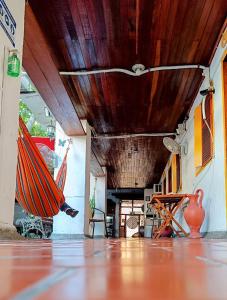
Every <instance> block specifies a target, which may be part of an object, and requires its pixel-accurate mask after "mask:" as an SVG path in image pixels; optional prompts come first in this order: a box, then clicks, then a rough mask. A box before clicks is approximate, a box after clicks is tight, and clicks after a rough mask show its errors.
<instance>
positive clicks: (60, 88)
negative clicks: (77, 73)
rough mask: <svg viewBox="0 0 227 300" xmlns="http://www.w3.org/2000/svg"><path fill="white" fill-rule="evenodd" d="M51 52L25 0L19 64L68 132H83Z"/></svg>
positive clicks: (70, 133) (69, 133)
mask: <svg viewBox="0 0 227 300" xmlns="http://www.w3.org/2000/svg"><path fill="white" fill-rule="evenodd" d="M53 57H54V54H53V52H52V50H51V48H50V47H49V45H48V42H47V40H46V38H45V36H44V33H43V32H42V30H41V28H40V26H39V24H38V22H37V20H36V17H35V15H34V13H33V11H32V9H31V7H30V5H29V4H27V5H26V12H25V32H24V50H23V67H24V68H25V70H26V72H27V73H28V75H29V76H30V78H31V80H32V81H33V83H34V85H35V87H36V88H37V90H38V91H39V93H40V95H41V96H42V98H43V100H44V101H45V102H46V104H47V106H48V107H49V109H50V110H51V112H52V113H53V115H54V117H55V118H56V120H57V121H58V122H59V123H60V125H61V127H62V128H63V130H64V132H65V133H66V134H67V135H69V136H73V135H84V134H85V132H84V130H83V127H82V125H81V122H80V120H79V118H78V116H77V113H76V111H75V108H74V106H73V104H72V102H71V99H70V97H69V95H68V93H67V91H66V88H65V86H64V84H63V82H62V79H61V78H60V75H59V70H58V68H57V67H56V65H55V62H54V60H53Z"/></svg>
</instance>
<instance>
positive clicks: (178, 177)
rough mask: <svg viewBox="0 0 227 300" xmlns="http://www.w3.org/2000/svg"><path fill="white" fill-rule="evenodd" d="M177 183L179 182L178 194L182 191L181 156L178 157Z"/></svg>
mask: <svg viewBox="0 0 227 300" xmlns="http://www.w3.org/2000/svg"><path fill="white" fill-rule="evenodd" d="M176 173H177V175H176V177H177V178H176V181H177V192H178V191H179V190H180V189H181V159H180V155H179V154H178V155H176Z"/></svg>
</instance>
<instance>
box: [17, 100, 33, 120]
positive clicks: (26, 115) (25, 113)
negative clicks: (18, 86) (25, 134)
mask: <svg viewBox="0 0 227 300" xmlns="http://www.w3.org/2000/svg"><path fill="white" fill-rule="evenodd" d="M19 115H20V116H21V118H22V120H23V121H24V123H25V124H27V122H28V120H29V119H30V118H31V116H32V112H31V110H30V109H29V108H28V106H27V105H26V104H25V103H24V102H22V101H20V102H19Z"/></svg>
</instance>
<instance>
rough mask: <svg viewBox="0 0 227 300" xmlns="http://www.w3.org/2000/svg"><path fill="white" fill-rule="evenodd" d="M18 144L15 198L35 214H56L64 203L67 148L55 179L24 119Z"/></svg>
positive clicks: (20, 123)
mask: <svg viewBox="0 0 227 300" xmlns="http://www.w3.org/2000/svg"><path fill="white" fill-rule="evenodd" d="M17 143H18V163H17V175H16V200H17V201H18V202H19V203H20V205H21V206H22V207H23V208H24V209H25V210H26V211H27V212H29V213H31V214H32V215H35V216H40V217H52V216H54V215H56V214H57V213H58V212H59V208H60V207H61V205H62V204H63V203H64V202H65V198H64V195H63V189H64V185H65V179H66V170H67V163H66V159H67V153H68V149H67V151H66V155H65V158H64V160H63V163H62V166H61V168H60V170H59V172H58V175H57V179H56V182H55V181H54V179H53V177H52V175H51V174H50V172H49V170H48V167H47V165H46V163H45V161H44V159H43V157H42V155H41V153H40V152H39V150H38V148H37V146H36V144H35V143H34V141H33V140H32V138H31V136H30V134H29V132H28V130H27V127H26V125H25V124H24V122H23V121H22V119H21V118H20V119H19V137H18V142H17Z"/></svg>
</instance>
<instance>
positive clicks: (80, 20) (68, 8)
mask: <svg viewBox="0 0 227 300" xmlns="http://www.w3.org/2000/svg"><path fill="white" fill-rule="evenodd" d="M226 12H227V1H226V0H218V1H217V0H183V1H182V0H152V1H151V0H95V1H94V0H57V1H56V0H29V5H27V8H26V19H25V41H26V43H25V48H24V57H26V56H28V52H29V51H30V52H31V53H33V56H34V57H35V58H36V60H37V57H38V56H40V55H41V56H42V57H43V56H45V51H46V52H48V55H49V57H51V61H52V62H51V63H53V66H55V68H56V70H59V71H60V70H68V71H71V70H78V69H85V68H86V69H92V68H107V67H121V68H127V69H131V67H132V65H134V64H135V63H142V64H144V65H145V66H146V67H150V66H160V65H182V64H202V65H206V66H208V65H209V63H210V58H211V57H212V53H213V50H214V47H215V45H216V42H217V39H218V36H219V33H220V30H221V28H222V26H223V24H224V22H225V16H226ZM34 18H36V20H35V21H32V19H34ZM34 24H35V25H34ZM37 26H39V27H40V29H41V31H39V30H38V29H37ZM29 32H30V34H28V33H29ZM37 32H38V36H39V35H40V34H41V33H42V35H43V36H44V39H45V47H46V49H44V50H45V51H44V50H43V51H44V52H40V53H39V51H38V50H37V45H36V44H37V43H39V39H37V41H36V36H37V35H36V34H37ZM32 34H33V36H32ZM27 48H29V50H28V49H27ZM35 48H36V49H35ZM39 49H40V48H39ZM34 57H33V58H34ZM27 61H28V60H27ZM39 65H42V66H41V67H40V68H41V69H42V72H43V73H45V72H46V73H47V74H45V76H44V77H45V78H46V77H47V76H49V78H48V82H49V83H50V82H51V76H53V75H54V70H53V68H52V69H51V74H52V75H51V76H50V75H48V74H49V72H48V71H47V70H46V69H48V59H47V57H46V60H45V59H44V58H42V61H41V62H40V64H39ZM25 68H26V70H27V71H28V73H29V72H30V69H32V64H31V63H26V66H25ZM56 70H55V72H56ZM33 73H34V74H35V73H36V72H35V71H34V72H33ZM34 74H33V76H31V77H32V79H33V81H34V83H35V84H36V85H37V82H36V81H37V79H36V78H35V77H37V76H35V75H34ZM29 75H30V74H29ZM56 76H57V75H56V74H55V77H56ZM61 79H62V85H63V86H64V88H65V90H66V91H67V92H68V95H69V97H70V99H71V101H72V106H70V105H68V107H67V106H66V105H65V102H64V101H63V100H61V101H62V106H63V109H61V110H59V111H54V114H55V117H56V118H57V119H60V120H61V124H62V126H63V128H64V129H65V128H66V131H67V130H68V133H74V132H76V131H77V130H78V128H75V127H78V124H77V123H75V116H74V115H73V112H72V110H73V109H74V108H75V111H76V113H77V115H78V117H79V118H80V119H82V118H86V119H88V121H89V123H90V124H91V125H92V126H93V127H94V129H95V131H96V132H97V133H99V134H102V133H113V134H123V133H144V132H172V131H175V129H176V127H177V124H178V123H179V122H181V121H182V120H183V119H184V118H185V116H186V114H187V112H188V110H189V108H190V107H191V105H192V103H193V100H194V97H195V95H196V93H197V92H198V89H199V87H200V84H201V80H202V75H201V71H200V70H184V71H162V72H155V73H150V74H147V75H144V76H142V77H136V78H134V77H130V76H127V75H123V74H108V75H107V74H102V75H89V76H78V77H71V76H67V77H63V76H62V77H61ZM40 85H41V84H40ZM54 85H56V88H57V87H58V85H59V83H58V82H56V80H55V82H54V83H52V90H55V89H54ZM38 88H39V90H40V88H41V89H42V86H41V87H38ZM40 93H41V94H42V91H40ZM56 94H57V93H56ZM44 99H45V97H44ZM49 101H50V100H49ZM67 103H68V102H67ZM52 106H53V105H52ZM53 109H55V108H54V107H53ZM68 115H70V118H67V116H68ZM65 119H66V120H67V124H65V127H64V120H65ZM65 122H66V121H65ZM70 124H71V127H72V128H70ZM75 124H77V126H76V125H75ZM92 148H93V151H94V153H95V155H96V157H97V159H98V161H99V163H100V164H101V165H102V166H104V165H105V166H107V171H108V186H109V187H110V188H115V187H124V188H126V187H149V186H151V185H152V184H153V183H156V182H157V181H158V180H159V178H160V175H161V172H162V170H163V167H164V165H165V163H166V161H167V159H168V155H169V153H168V152H167V151H166V149H165V148H164V146H163V144H162V139H161V138H157V137H156V138H154V137H152V138H130V139H120V140H111V141H110V140H93V142H92Z"/></svg>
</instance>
